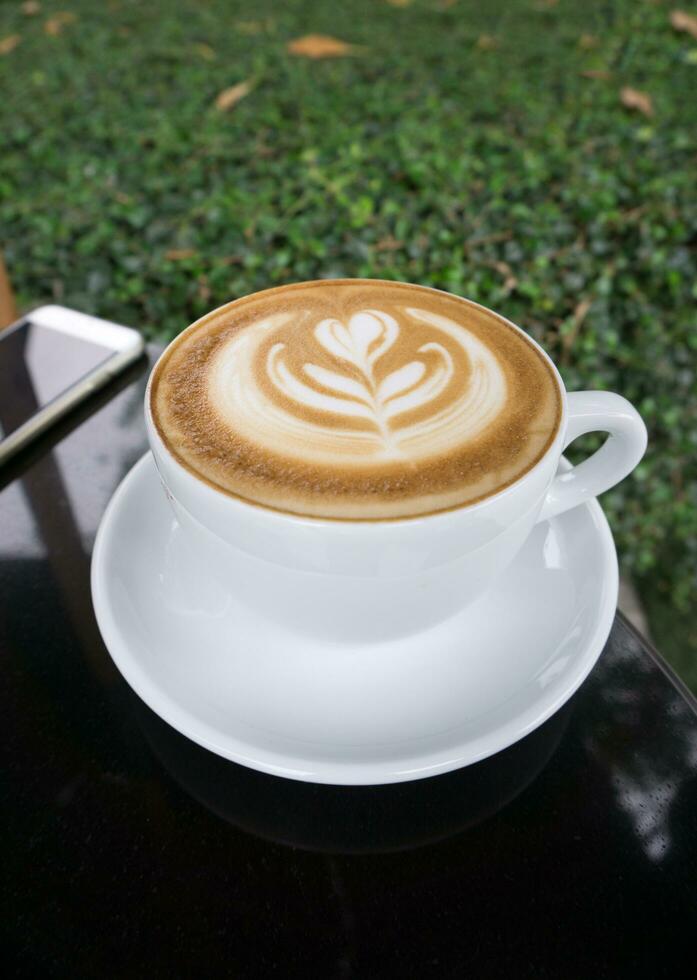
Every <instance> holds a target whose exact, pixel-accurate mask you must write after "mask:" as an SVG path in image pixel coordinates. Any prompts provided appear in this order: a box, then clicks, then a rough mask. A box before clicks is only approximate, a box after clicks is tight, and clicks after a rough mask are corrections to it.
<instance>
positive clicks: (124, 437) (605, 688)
mask: <svg viewBox="0 0 697 980" xmlns="http://www.w3.org/2000/svg"><path fill="white" fill-rule="evenodd" d="M145 376H146V365H144V364H141V365H139V366H137V367H136V368H134V369H132V370H131V371H130V373H129V375H128V376H127V377H125V378H123V379H122V380H121V381H120V382H118V383H117V384H115V385H113V386H112V387H111V389H109V390H107V391H106V392H105V393H103V394H102V395H100V396H98V397H97V398H96V399H93V400H92V401H91V402H90V403H89V404H88V405H86V406H85V407H84V408H83V409H82V410H81V412H80V413H79V415H77V416H73V417H72V418H71V419H69V420H68V421H67V422H66V423H64V424H63V425H62V427H61V428H60V430H57V431H55V432H53V433H51V434H49V436H48V437H46V438H44V440H43V441H42V442H41V443H39V444H37V445H36V446H35V447H33V448H32V449H31V450H30V451H29V452H28V453H27V454H25V455H24V456H23V457H22V458H20V459H18V460H17V461H16V462H14V463H13V464H11V465H10V466H8V467H6V468H5V470H2V471H0V481H1V482H2V484H3V485H4V488H3V489H2V490H1V491H0V653H1V655H2V664H3V683H2V686H1V687H0V691H1V694H0V704H1V707H2V710H1V712H0V725H1V726H2V743H1V744H2V753H3V759H2V770H1V771H2V784H1V785H2V788H1V790H0V794H1V801H2V838H1V844H0V847H1V848H2V886H1V890H0V900H1V905H0V910H1V915H0V934H1V935H2V948H3V964H4V965H6V966H9V968H10V972H11V973H12V975H17V976H31V977H43V976H51V977H53V976H56V977H71V978H77V977H90V978H93V977H119V978H121V977H140V976H142V977H160V976H162V977H179V976H181V977H193V976H199V975H200V976H203V977H213V976H229V977H258V976H261V977H266V976H278V977H295V976H299V977H308V978H310V977H312V978H314V977H322V978H325V977H327V978H330V977H361V978H363V977H366V978H376V977H393V976H396V977H429V976H433V977H451V976H453V977H455V976H457V977H462V976H466V977H474V978H487V977H506V978H519V977H534V978H544V977H550V978H552V977H553V978H555V980H557V978H559V980H561V978H575V977H583V978H586V977H593V978H597V977H624V976H654V977H655V976H661V977H662V976H666V977H668V976H670V977H680V976H687V975H690V976H692V975H693V974H694V965H693V963H692V960H693V959H694V940H693V936H694V933H695V929H696V928H697V710H696V704H695V701H694V699H693V698H692V696H691V695H690V694H689V693H688V692H687V691H686V689H685V688H684V687H683V686H682V685H681V684H680V682H679V681H677V679H676V678H675V677H674V676H673V675H672V674H671V672H670V671H669V670H668V669H667V668H666V666H665V665H664V663H663V662H662V660H661V659H660V657H659V656H658V655H657V654H656V653H655V652H654V651H652V650H651V649H650V648H649V647H648V646H647V645H646V644H645V643H644V642H643V641H642V640H641V639H640V638H639V637H638V635H637V634H636V633H635V632H634V631H633V630H632V629H631V627H629V626H628V624H627V623H626V622H625V621H624V620H623V619H622V618H620V617H618V618H617V620H616V621H615V625H614V627H613V631H612V634H611V637H610V640H609V642H608V644H607V646H606V648H605V650H604V652H603V654H602V656H601V658H600V660H599V662H598V664H597V666H596V668H595V669H594V670H593V672H592V674H591V675H590V677H589V678H588V680H587V681H586V682H585V684H584V685H583V686H582V688H581V689H580V690H579V692H578V693H577V694H576V695H575V696H574V697H573V698H572V700H571V701H570V702H569V703H568V704H567V705H566V706H565V708H563V709H562V710H561V711H560V712H559V713H558V714H557V715H556V716H554V717H553V718H552V719H550V721H548V722H547V723H546V724H545V725H544V726H543V727H542V728H541V729H539V730H538V731H537V732H534V733H533V734H532V735H529V736H528V737H527V738H526V739H524V740H523V741H522V742H519V743H518V744H517V745H514V746H512V747H511V748H510V749H508V750H506V751H505V752H503V753H500V754H499V755H498V756H495V757H493V758H492V759H489V760H486V761H485V762H482V763H479V764H477V765H476V766H473V767H470V768H469V769H465V770H461V771H460V772H456V773H451V774H448V775H446V776H440V777H437V778H434V779H430V780H425V781H422V782H415V783H408V784H404V785H402V786H392V787H355V788H340V787H326V786H324V787H322V786H313V785H309V784H303V783H294V782H288V781H284V780H280V779H276V778H274V777H270V776H265V775H262V774H260V773H256V772H252V771H248V770H245V769H243V768H242V767H239V766H236V765H234V764H232V763H229V762H225V761H223V760H222V759H219V758H217V757H216V756H213V755H211V754H209V753H207V752H206V751H205V750H203V749H201V748H199V747H197V746H196V745H194V744H193V743H191V742H189V741H188V740H186V739H185V738H183V737H182V736H181V735H179V734H178V733H177V732H175V731H173V730H172V729H171V728H169V727H168V726H167V725H166V724H164V722H162V721H160V720H159V719H158V718H157V717H156V716H155V715H153V713H152V712H151V711H150V710H149V709H148V708H147V707H146V706H145V705H144V704H143V703H142V702H140V701H139V700H138V699H137V698H136V697H135V695H134V694H132V692H131V691H130V689H129V688H128V687H127V685H126V684H125V682H124V681H123V680H122V679H121V676H120V675H119V674H118V672H117V671H116V669H115V667H114V666H113V664H112V661H111V659H110V658H109V655H108V653H107V652H106V650H105V648H104V646H103V644H102V641H101V638H100V636H99V633H98V631H97V628H96V624H95V620H94V615H93V612H92V606H91V601H90V593H89V561H90V552H91V547H92V544H93V541H94V535H95V532H96V528H97V525H98V522H99V519H100V517H101V515H102V513H103V511H104V508H105V506H106V504H107V501H108V500H109V497H110V496H111V494H112V493H113V491H114V488H115V487H116V485H117V484H118V482H119V480H120V479H121V478H122V477H123V476H124V475H125V474H126V473H127V472H128V470H129V468H130V467H131V466H132V465H133V463H134V462H135V461H136V460H137V459H138V458H139V457H140V455H141V454H142V453H143V451H144V448H145V435H144V428H143V421H142V396H143V389H144V384H145ZM1 408H2V406H1V398H0V410H1Z"/></svg>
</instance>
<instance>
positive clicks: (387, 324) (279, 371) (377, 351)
mask: <svg viewBox="0 0 697 980" xmlns="http://www.w3.org/2000/svg"><path fill="white" fill-rule="evenodd" d="M209 383H210V387H209V392H210V403H211V405H214V406H215V411H216V413H217V414H218V415H219V416H220V417H221V418H222V420H223V421H225V420H227V421H228V422H229V423H230V424H231V425H232V426H233V427H234V429H235V431H237V432H239V433H241V434H242V435H243V436H245V438H247V439H248V440H249V441H250V442H252V443H254V444H259V445H263V446H264V448H265V449H266V450H270V451H272V452H275V453H277V454H279V455H281V456H290V457H297V458H299V459H302V460H308V459H311V460H314V461H315V462H317V463H322V464H325V465H326V464H330V465H331V464H333V463H334V464H337V465H346V464H351V463H353V464H356V465H360V464H366V465H374V464H379V463H380V462H384V463H387V462H389V461H395V462H396V461H398V460H404V461H405V462H406V461H408V462H410V463H413V462H414V461H416V460H420V459H425V458H428V457H429V456H436V455H442V454H443V453H444V452H447V451H448V450H449V449H450V448H451V447H452V448H455V447H458V446H461V445H463V444H465V443H467V442H470V441H472V440H474V439H476V438H477V436H478V435H480V434H481V433H482V432H483V431H484V430H486V429H487V428H488V427H489V426H490V425H491V424H492V423H493V422H494V420H495V419H496V418H497V417H498V415H499V414H500V412H501V411H502V409H503V408H504V406H505V403H506V395H507V388H506V379H505V375H504V372H503V370H502V368H501V365H500V364H499V361H498V359H497V357H496V354H495V353H494V351H492V350H491V349H490V348H488V347H487V346H486V345H485V344H484V343H483V342H482V341H481V340H480V339H478V338H477V337H476V336H474V334H472V333H471V332H470V331H468V330H467V329H466V328H465V327H463V326H462V324H459V323H456V322H455V321H453V320H450V319H449V318H447V317H445V316H441V315H440V314H437V313H435V312H433V311H430V310H425V309H420V308H418V307H404V308H401V309H400V310H399V317H398V316H395V315H392V314H391V313H387V312H385V311H382V310H379V309H364V310H359V311H357V312H355V313H353V314H352V315H351V316H349V317H348V318H347V319H346V320H345V321H343V320H341V319H338V318H336V317H331V318H326V319H322V320H319V322H311V321H309V322H307V323H301V324H298V323H297V322H294V320H293V316H292V314H290V313H277V314H275V315H273V316H270V317H267V318H265V319H261V320H259V321H257V322H256V323H253V324H251V325H249V326H247V327H246V328H245V329H244V330H242V331H240V332H239V333H237V334H235V335H233V337H232V339H231V340H230V341H229V342H228V343H227V344H225V345H223V346H222V347H221V350H220V351H219V353H218V354H217V356H216V358H215V361H214V363H213V365H212V370H211V373H210V376H209Z"/></svg>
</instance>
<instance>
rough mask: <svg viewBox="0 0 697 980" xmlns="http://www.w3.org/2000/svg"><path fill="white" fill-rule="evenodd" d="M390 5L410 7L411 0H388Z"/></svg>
mask: <svg viewBox="0 0 697 980" xmlns="http://www.w3.org/2000/svg"><path fill="white" fill-rule="evenodd" d="M387 3H389V5H390V7H408V6H409V4H410V3H411V0H387Z"/></svg>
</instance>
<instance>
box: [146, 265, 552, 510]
mask: <svg viewBox="0 0 697 980" xmlns="http://www.w3.org/2000/svg"><path fill="white" fill-rule="evenodd" d="M327 282H333V283H336V284H337V285H340V284H348V283H355V282H364V283H378V284H382V283H384V284H385V285H403V286H411V287H413V286H416V287H417V288H418V289H424V290H429V291H431V292H434V293H442V294H444V295H445V296H450V297H453V298H455V299H462V300H464V301H465V302H467V303H469V304H470V305H472V306H476V307H477V308H478V309H480V310H484V311H485V312H487V313H493V314H494V316H497V317H498V318H499V319H501V320H503V322H504V323H506V324H507V325H508V326H509V327H511V328H512V329H513V330H515V331H517V332H518V333H519V334H522V335H523V337H524V338H525V340H527V341H528V342H529V343H530V344H532V346H533V347H534V348H535V349H536V350H537V352H538V353H539V354H540V355H541V356H542V358H543V360H544V361H545V362H546V363H547V365H548V366H549V368H550V369H551V373H552V377H553V378H554V380H555V382H556V384H557V389H558V393H559V398H560V405H561V411H560V415H559V421H558V423H557V430H556V433H555V435H554V438H553V440H552V442H551V443H550V444H549V446H548V447H547V449H546V451H545V452H544V453H543V454H542V456H540V458H539V459H538V460H537V462H536V463H534V464H533V466H531V467H530V469H528V470H526V471H525V472H524V473H522V474H521V475H520V476H519V477H518V478H517V479H515V480H514V481H513V482H512V483H509V484H508V485H507V486H505V487H503V488H502V489H501V490H497V491H496V492H495V493H492V494H489V495H488V496H486V497H483V498H482V499H481V500H476V501H473V502H472V503H465V504H460V505H455V506H453V507H447V508H443V509H441V510H436V511H429V512H427V513H424V514H414V515H406V516H400V517H327V516H322V517H314V516H313V515H312V514H296V513H294V512H293V511H287V510H282V509H281V508H278V507H271V506H269V505H268V504H263V503H260V502H259V501H256V500H251V499H248V498H247V497H242V496H241V495H239V494H236V493H233V492H232V491H230V490H224V489H223V488H222V487H218V486H216V485H215V484H214V483H212V482H210V481H208V480H206V479H205V478H203V477H201V476H198V475H197V474H196V473H195V472H194V471H193V470H192V469H190V468H189V467H188V466H186V465H184V463H182V462H181V461H180V460H179V459H177V457H176V456H175V454H174V453H173V452H172V451H171V450H170V448H169V446H168V445H167V443H166V442H165V440H164V439H163V438H162V436H161V434H160V431H159V428H158V426H157V424H156V422H155V420H154V418H153V414H152V405H151V392H152V385H153V379H154V377H155V374H156V373H157V370H158V367H159V365H160V363H161V362H162V360H163V358H164V357H165V355H166V354H167V352H168V351H169V349H170V347H171V345H172V344H174V343H176V342H177V341H178V340H179V338H180V337H183V336H184V335H185V334H187V333H188V332H189V331H193V330H194V329H195V328H196V327H198V326H199V325H200V324H201V323H202V322H203V321H204V320H206V319H208V317H211V316H213V315H215V314H217V313H218V312H219V311H220V310H222V309H223V308H226V307H231V306H234V305H235V304H236V303H238V302H241V301H243V300H245V299H247V298H249V297H251V296H258V295H260V294H262V293H263V294H269V293H273V292H276V291H277V290H278V291H281V290H283V291H285V290H287V289H289V288H293V287H296V286H297V287H303V286H310V285H314V284H316V283H317V284H319V283H327ZM566 399H567V391H566V386H565V385H564V381H563V379H562V377H561V374H560V373H559V369H558V368H557V366H556V364H555V363H554V361H553V360H552V358H551V357H550V356H549V354H548V353H547V351H546V350H545V349H544V348H543V347H542V346H541V345H540V344H539V343H538V342H537V341H536V340H535V338H534V337H531V336H530V334H528V333H527V332H526V331H525V330H523V328H522V327H519V326H518V324H517V323H514V322H513V321H512V320H509V319H508V317H505V316H504V315H503V314H502V313H498V312H497V311H496V310H492V309H490V308H489V307H488V306H484V305H483V304H482V303H477V302H476V301H475V300H472V299H469V297H466V296H457V295H456V294H454V293H449V292H448V291H447V290H445V289H437V288H436V287H434V286H423V285H421V284H415V283H411V282H406V281H405V280H401V279H372V278H371V279H365V278H362V277H356V278H340V279H332V278H329V279H309V280H307V281H302V282H293V283H287V284H285V285H281V286H271V287H269V288H268V289H259V290H256V291H255V292H254V293H248V294H246V295H245V296H240V297H238V298H237V299H235V300H231V301H229V302H227V303H222V304H221V305H220V306H217V307H215V308H214V309H213V310H209V311H208V312H207V313H204V315H203V316H201V317H199V318H198V319H197V320H194V322H193V323H191V324H189V326H187V327H186V328H185V329H184V330H182V331H181V333H179V334H177V336H176V337H174V338H173V339H172V340H171V341H170V342H169V343H168V344H167V346H166V347H165V349H164V350H163V351H162V353H161V354H160V355H159V357H158V358H157V360H156V361H155V363H154V364H153V366H152V369H151V371H150V376H149V377H148V383H147V385H146V388H145V396H144V402H145V405H144V408H145V417H146V422H147V429H148V435H149V438H150V439H151V440H155V441H156V442H157V445H158V448H159V449H160V451H161V452H164V453H165V454H166V456H167V458H168V459H169V460H170V462H171V463H173V464H174V465H175V466H176V468H177V469H178V470H179V471H180V472H182V473H183V474H185V476H186V477H187V478H190V479H191V480H193V481H195V483H196V486H197V487H200V488H201V489H203V490H208V491H210V492H212V493H214V494H216V495H218V496H219V497H222V498H223V499H225V500H228V501H230V503H231V504H233V506H234V505H235V504H236V505H238V506H239V507H241V508H242V509H244V508H246V507H249V508H251V509H252V510H253V511H254V512H256V513H258V512H261V513H263V514H266V515H268V517H269V518H271V519H275V520H282V521H284V522H290V523H294V524H308V525H311V526H313V527H320V526H323V525H324V526H327V527H337V526H342V525H345V526H348V527H350V526H370V525H376V526H377V525H388V526H399V525H414V524H417V523H424V522H431V521H434V520H435V519H437V518H445V517H447V516H448V515H453V514H457V513H461V512H465V511H466V512H467V513H468V514H476V513H479V512H483V511H485V510H486V508H487V507H490V506H492V505H493V503H494V502H495V501H500V500H502V499H503V498H505V497H507V496H512V495H513V493H514V492H515V490H516V489H518V488H519V487H520V486H521V485H522V484H523V483H525V482H526V481H527V480H528V479H530V478H531V477H532V476H533V475H534V474H535V473H536V472H538V471H539V469H541V468H542V467H543V466H544V465H545V464H547V463H548V461H549V457H550V455H552V454H553V453H554V452H555V451H557V454H558V455H560V454H561V448H560V446H561V444H562V441H563V437H564V434H565V432H566V427H567V421H568V407H567V400H566Z"/></svg>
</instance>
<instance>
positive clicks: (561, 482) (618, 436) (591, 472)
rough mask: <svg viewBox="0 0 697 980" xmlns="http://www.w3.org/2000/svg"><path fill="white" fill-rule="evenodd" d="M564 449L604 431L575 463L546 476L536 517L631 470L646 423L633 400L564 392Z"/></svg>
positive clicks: (577, 501) (555, 511) (599, 393)
mask: <svg viewBox="0 0 697 980" xmlns="http://www.w3.org/2000/svg"><path fill="white" fill-rule="evenodd" d="M567 416H568V421H567V429H566V437H565V440H564V449H566V447H567V446H568V445H569V444H570V443H572V442H573V441H574V439H578V437H579V436H582V435H584V434H585V433H586V432H608V433H609V438H608V439H607V440H606V442H605V443H604V444H603V445H602V446H601V447H600V449H598V450H597V451H596V452H594V453H593V455H592V456H589V458H588V459H584V461H583V462H582V463H579V464H578V466H573V467H572V468H571V469H570V470H568V471H567V472H566V473H558V474H557V476H555V478H554V479H553V480H552V483H551V486H550V488H549V490H548V491H547V496H546V498H545V502H544V504H543V505H542V510H541V511H540V516H539V517H538V521H546V520H547V519H548V518H550V517H555V516H556V515H557V514H563V513H564V511H565V510H570V509H571V508H572V507H576V506H577V505H578V504H582V503H585V501H587V500H590V499H591V498H592V497H597V496H598V494H600V493H603V492H604V491H605V490H609V488H610V487H614V485H615V484H616V483H619V482H620V480H623V479H624V478H625V476H627V474H628V473H631V471H632V470H633V469H634V467H635V466H636V465H637V463H638V462H639V460H640V459H641V457H642V456H643V455H644V451H645V449H646V426H645V425H644V422H643V420H642V418H641V416H640V415H639V413H638V412H637V410H636V409H635V408H634V406H633V405H630V403H629V402H628V401H627V399H626V398H622V396H621V395H615V394H613V393H612V392H610V391H573V392H571V393H570V394H568V395H567Z"/></svg>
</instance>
